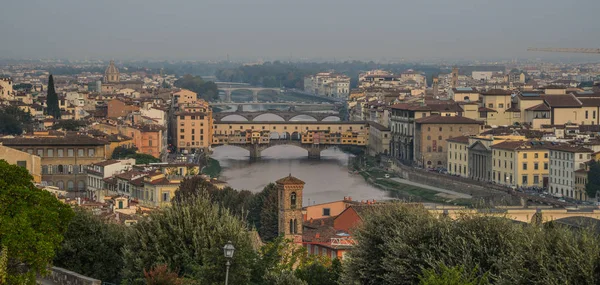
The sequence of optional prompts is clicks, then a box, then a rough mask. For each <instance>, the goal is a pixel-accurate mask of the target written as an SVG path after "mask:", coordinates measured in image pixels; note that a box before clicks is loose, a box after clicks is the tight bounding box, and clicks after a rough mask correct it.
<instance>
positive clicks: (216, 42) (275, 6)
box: [0, 0, 600, 60]
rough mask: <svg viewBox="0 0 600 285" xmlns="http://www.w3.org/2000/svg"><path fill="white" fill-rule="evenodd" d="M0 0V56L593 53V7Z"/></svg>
mask: <svg viewBox="0 0 600 285" xmlns="http://www.w3.org/2000/svg"><path fill="white" fill-rule="evenodd" d="M3 2H4V3H2V5H0V27H1V28H0V39H2V40H1V42H0V57H3V58H24V57H30V58H40V57H45V58H48V57H53V58H55V57H60V58H74V59H83V58H86V57H87V58H91V59H107V58H116V59H201V60H202V59H225V58H226V55H227V54H229V55H230V57H231V59H232V60H236V59H256V58H264V59H274V58H280V59H288V58H290V56H291V57H292V59H295V60H298V59H302V58H324V59H333V58H336V59H338V60H345V59H382V58H388V59H392V58H394V59H398V58H405V59H411V60H412V59H417V60H419V59H432V58H435V59H438V58H446V59H457V58H467V59H476V58H478V59H482V58H486V57H493V58H512V57H529V58H535V57H537V56H539V54H536V53H531V52H527V51H526V49H527V47H530V46H536V47H590V48H600V16H599V11H600V0H573V1H569V0H437V1H433V0H413V1H403V0H391V1H377V0H361V1H356V0H295V1H288V0H209V1H207V0H186V1H183V0H167V1H158V0H139V1H130V0H122V1H113V0H98V1H95V0H51V1H50V0H39V1H34V0H12V1H11V0H6V1H3ZM598 57H600V56H598Z"/></svg>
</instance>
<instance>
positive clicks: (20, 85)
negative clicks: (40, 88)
mask: <svg viewBox="0 0 600 285" xmlns="http://www.w3.org/2000/svg"><path fill="white" fill-rule="evenodd" d="M31 88H33V85H31V84H29V83H18V84H15V85H14V86H13V89H14V90H31Z"/></svg>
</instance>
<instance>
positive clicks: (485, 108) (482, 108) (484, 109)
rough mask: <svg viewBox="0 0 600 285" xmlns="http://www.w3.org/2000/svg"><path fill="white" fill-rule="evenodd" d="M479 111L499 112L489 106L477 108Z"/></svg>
mask: <svg viewBox="0 0 600 285" xmlns="http://www.w3.org/2000/svg"><path fill="white" fill-rule="evenodd" d="M477 111H479V112H496V113H498V111H496V110H494V109H491V108H487V107H479V109H477Z"/></svg>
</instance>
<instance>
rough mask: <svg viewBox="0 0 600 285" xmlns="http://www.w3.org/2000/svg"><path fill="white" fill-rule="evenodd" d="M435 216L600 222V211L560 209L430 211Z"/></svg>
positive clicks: (527, 221) (545, 221)
mask: <svg viewBox="0 0 600 285" xmlns="http://www.w3.org/2000/svg"><path fill="white" fill-rule="evenodd" d="M429 211H430V212H433V213H435V214H439V215H446V216H448V217H450V218H452V219H455V218H457V217H459V216H460V215H463V214H465V213H468V214H475V215H484V216H494V217H504V218H508V219H511V220H515V221H518V222H523V223H547V222H551V221H560V220H564V219H571V218H579V217H582V218H587V219H595V220H599V221H600V210H599V209H559V208H538V209H532V208H524V209H514V208H506V209H503V208H495V209H487V210H469V209H434V210H429Z"/></svg>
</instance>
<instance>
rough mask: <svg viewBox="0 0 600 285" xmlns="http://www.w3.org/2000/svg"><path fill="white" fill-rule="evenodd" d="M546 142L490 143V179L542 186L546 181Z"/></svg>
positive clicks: (501, 182) (507, 182)
mask: <svg viewBox="0 0 600 285" xmlns="http://www.w3.org/2000/svg"><path fill="white" fill-rule="evenodd" d="M547 144H548V143H544V142H538V141H504V142H501V143H498V144H494V145H492V147H491V148H492V169H493V174H492V179H493V181H494V182H496V183H498V184H503V185H507V186H516V187H534V186H535V187H543V186H545V184H546V183H547V182H545V181H547V178H548V172H549V170H548V169H549V165H548V163H549V162H548V153H549V152H548V149H547V147H548V145H547Z"/></svg>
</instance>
